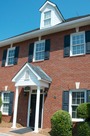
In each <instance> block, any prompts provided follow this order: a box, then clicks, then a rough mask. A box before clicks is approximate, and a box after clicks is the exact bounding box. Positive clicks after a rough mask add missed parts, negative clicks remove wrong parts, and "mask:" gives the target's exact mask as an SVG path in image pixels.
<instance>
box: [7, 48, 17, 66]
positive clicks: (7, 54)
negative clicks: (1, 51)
mask: <svg viewBox="0 0 90 136" xmlns="http://www.w3.org/2000/svg"><path fill="white" fill-rule="evenodd" d="M10 50H15V47H12V48H9V49H8V51H7V57H6V64H5V66H12V65H14V64H8V55H9V51H10Z"/></svg>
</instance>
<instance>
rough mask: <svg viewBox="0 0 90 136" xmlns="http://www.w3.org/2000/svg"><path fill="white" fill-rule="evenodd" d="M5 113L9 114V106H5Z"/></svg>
mask: <svg viewBox="0 0 90 136" xmlns="http://www.w3.org/2000/svg"><path fill="white" fill-rule="evenodd" d="M3 112H5V113H9V104H3Z"/></svg>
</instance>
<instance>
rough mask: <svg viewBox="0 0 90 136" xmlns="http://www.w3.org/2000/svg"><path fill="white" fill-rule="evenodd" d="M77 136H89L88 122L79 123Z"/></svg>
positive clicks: (89, 125) (89, 126)
mask: <svg viewBox="0 0 90 136" xmlns="http://www.w3.org/2000/svg"><path fill="white" fill-rule="evenodd" d="M77 130H78V136H90V122H81V123H79V125H78V128H77Z"/></svg>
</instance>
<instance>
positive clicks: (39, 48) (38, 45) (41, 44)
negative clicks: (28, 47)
mask: <svg viewBox="0 0 90 136" xmlns="http://www.w3.org/2000/svg"><path fill="white" fill-rule="evenodd" d="M44 55H45V40H42V41H38V42H35V50H34V60H35V61H38V60H44Z"/></svg>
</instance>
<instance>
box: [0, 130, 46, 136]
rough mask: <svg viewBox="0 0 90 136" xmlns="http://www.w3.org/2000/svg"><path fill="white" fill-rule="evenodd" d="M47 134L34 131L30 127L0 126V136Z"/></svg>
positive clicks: (37, 135)
mask: <svg viewBox="0 0 90 136" xmlns="http://www.w3.org/2000/svg"><path fill="white" fill-rule="evenodd" d="M21 135H22V136H45V135H42V134H38V133H34V132H33V131H32V130H30V128H19V129H11V128H0V136H21Z"/></svg>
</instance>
